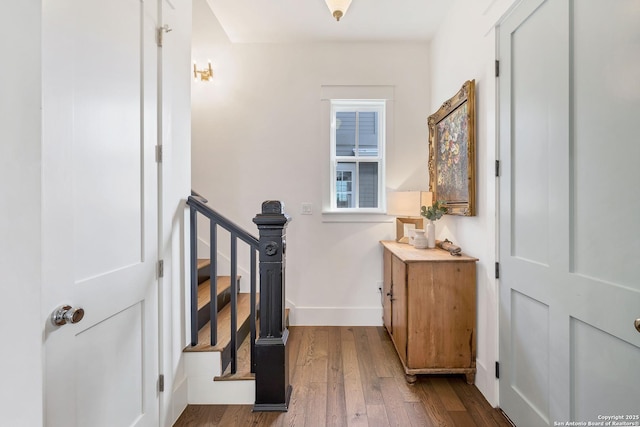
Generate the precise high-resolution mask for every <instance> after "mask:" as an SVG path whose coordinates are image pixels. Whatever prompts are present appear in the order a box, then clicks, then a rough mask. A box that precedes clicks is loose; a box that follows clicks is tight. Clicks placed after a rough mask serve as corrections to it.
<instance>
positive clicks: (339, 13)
mask: <svg viewBox="0 0 640 427" xmlns="http://www.w3.org/2000/svg"><path fill="white" fill-rule="evenodd" d="M325 2H326V3H327V7H328V8H329V10H330V11H331V15H333V17H334V18H336V21H340V18H342V17H343V16H344V15H345V14H346V13H347V9H349V6H350V5H351V0H325Z"/></svg>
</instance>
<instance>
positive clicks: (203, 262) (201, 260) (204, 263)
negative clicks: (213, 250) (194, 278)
mask: <svg viewBox="0 0 640 427" xmlns="http://www.w3.org/2000/svg"><path fill="white" fill-rule="evenodd" d="M209 264H211V262H210V260H209V258H198V270H200V269H201V268H203V267H206V266H207V265H209Z"/></svg>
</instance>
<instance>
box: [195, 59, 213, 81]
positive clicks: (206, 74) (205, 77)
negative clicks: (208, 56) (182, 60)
mask: <svg viewBox="0 0 640 427" xmlns="http://www.w3.org/2000/svg"><path fill="white" fill-rule="evenodd" d="M198 74H200V81H201V82H208V81H209V80H211V78H212V77H213V69H212V68H211V61H209V65H208V68H205V69H204V70H198V68H197V67H196V63H195V62H194V63H193V78H194V79H195V80H196V81H197V80H198Z"/></svg>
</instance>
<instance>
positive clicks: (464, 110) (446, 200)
mask: <svg viewBox="0 0 640 427" xmlns="http://www.w3.org/2000/svg"><path fill="white" fill-rule="evenodd" d="M475 116H476V108H475V80H468V81H466V82H465V83H464V84H463V85H462V88H460V90H459V91H458V93H456V94H455V95H454V96H453V97H452V98H450V99H448V100H447V101H446V102H445V103H444V104H442V106H441V107H440V109H439V110H438V111H436V112H435V113H434V114H432V115H430V116H429V119H428V120H427V124H428V125H429V191H431V192H432V193H433V200H438V201H441V202H443V204H444V206H446V208H447V214H449V215H464V216H474V215H475V214H476V206H475V205H476V200H475V199H476V177H475V164H476V120H475Z"/></svg>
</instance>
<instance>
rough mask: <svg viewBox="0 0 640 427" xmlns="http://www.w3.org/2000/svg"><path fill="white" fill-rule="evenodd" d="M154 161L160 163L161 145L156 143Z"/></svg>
mask: <svg viewBox="0 0 640 427" xmlns="http://www.w3.org/2000/svg"><path fill="white" fill-rule="evenodd" d="M156 163H162V145H156Z"/></svg>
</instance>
